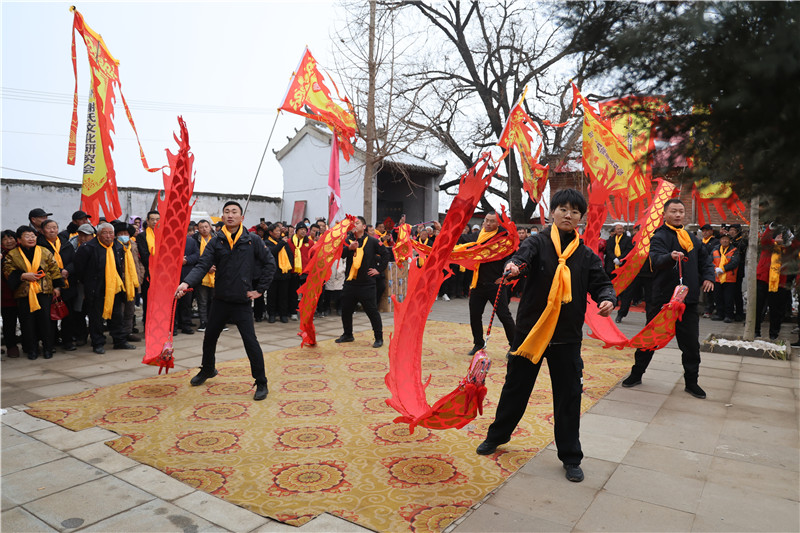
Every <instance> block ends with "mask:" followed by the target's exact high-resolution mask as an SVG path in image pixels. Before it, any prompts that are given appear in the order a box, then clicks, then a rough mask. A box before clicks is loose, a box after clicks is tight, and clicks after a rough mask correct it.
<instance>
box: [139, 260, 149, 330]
mask: <svg viewBox="0 0 800 533" xmlns="http://www.w3.org/2000/svg"><path fill="white" fill-rule="evenodd" d="M149 291H150V273H149V272H148V273H147V275H145V278H144V281H142V284H141V285H140V286H139V292H140V293H141V295H142V326H144V325H145V322H147V293H148V292H149ZM142 331H145V328H144V327H142Z"/></svg>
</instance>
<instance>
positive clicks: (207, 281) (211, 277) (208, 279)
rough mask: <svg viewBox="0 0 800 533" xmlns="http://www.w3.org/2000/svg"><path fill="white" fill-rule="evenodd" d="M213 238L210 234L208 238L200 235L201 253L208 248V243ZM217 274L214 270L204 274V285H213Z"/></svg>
mask: <svg viewBox="0 0 800 533" xmlns="http://www.w3.org/2000/svg"><path fill="white" fill-rule="evenodd" d="M210 240H211V236H210V235H209V237H208V239H206V238H205V237H203V236H202V235H200V255H201V256H202V255H203V252H204V251H205V249H206V245H207V244H208V242H209V241H210ZM216 277H217V276H216V274H215V273H214V272H209V273H208V274H206V275H205V276H203V282H202V285H203V286H204V287H213V286H214V283H215V282H216Z"/></svg>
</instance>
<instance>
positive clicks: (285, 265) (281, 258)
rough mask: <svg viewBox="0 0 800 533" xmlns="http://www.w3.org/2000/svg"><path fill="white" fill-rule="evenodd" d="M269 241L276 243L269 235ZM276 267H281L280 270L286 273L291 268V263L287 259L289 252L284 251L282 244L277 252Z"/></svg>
mask: <svg viewBox="0 0 800 533" xmlns="http://www.w3.org/2000/svg"><path fill="white" fill-rule="evenodd" d="M269 242H271V243H272V244H275V245H277V244H278V241H276V240H275V239H273V238H272V237H269ZM278 268H280V269H281V272H282V273H284V274H286V273H287V272H289V271H290V270H291V269H292V263H291V261H289V253H288V252H287V251H286V247H285V246H284V247H283V248H281V251H280V252H278Z"/></svg>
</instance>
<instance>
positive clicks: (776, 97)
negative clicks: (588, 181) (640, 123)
mask: <svg viewBox="0 0 800 533" xmlns="http://www.w3.org/2000/svg"><path fill="white" fill-rule="evenodd" d="M562 9H563V11H562V13H561V15H562V16H561V19H560V20H561V21H562V23H563V24H565V25H566V26H567V27H569V28H571V29H573V30H574V31H575V33H574V35H575V38H576V42H575V46H576V48H577V49H579V50H582V51H584V52H589V51H591V52H593V56H592V58H591V61H590V63H589V64H588V65H587V66H586V74H587V75H588V76H598V75H606V76H610V77H612V78H613V79H614V80H615V93H616V94H618V95H622V94H633V93H645V94H663V95H665V96H666V101H667V102H668V103H669V104H670V106H671V107H672V109H673V115H672V118H670V119H667V120H663V121H661V122H660V126H659V127H660V128H661V129H662V130H663V131H665V132H666V133H667V134H668V135H669V134H671V133H683V134H686V133H687V132H691V133H692V136H691V138H690V140H689V142H687V143H686V144H685V145H684V151H683V154H681V155H687V156H690V157H693V158H694V160H695V161H696V162H697V163H698V165H697V166H696V167H695V170H696V172H697V175H698V176H705V175H709V176H711V177H712V178H713V179H714V180H716V181H730V182H732V184H733V187H734V190H735V191H736V192H737V194H739V196H740V197H742V198H752V197H753V196H755V195H761V197H762V198H763V197H764V196H768V197H769V203H770V204H771V207H772V208H773V209H775V211H776V212H777V213H780V214H781V215H782V216H783V218H784V220H786V219H792V220H793V221H794V222H800V211H798V210H797V201H798V199H799V198H800V175H799V173H800V155H798V154H799V152H798V149H797V147H798V146H800V127H798V126H800V105H799V103H798V98H799V97H800V90H799V89H798V88H799V87H800V3H795V2H682V3H673V2H656V3H637V4H635V5H633V6H632V9H633V12H632V13H631V15H632V16H630V17H629V18H627V19H626V20H625V21H624V22H623V23H622V24H620V26H618V28H617V31H615V32H611V33H606V34H602V33H596V32H588V31H585V30H584V29H583V28H581V26H580V24H579V23H578V17H579V16H581V14H582V13H583V11H584V6H582V5H580V4H579V3H570V4H567V5H566V6H564V7H563V8H562ZM693 109H695V111H696V110H697V109H702V110H709V109H710V112H700V113H698V112H695V113H692V110H693Z"/></svg>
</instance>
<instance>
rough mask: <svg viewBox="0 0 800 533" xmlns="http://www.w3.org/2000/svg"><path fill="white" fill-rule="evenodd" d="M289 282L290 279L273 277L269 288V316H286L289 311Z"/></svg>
mask: <svg viewBox="0 0 800 533" xmlns="http://www.w3.org/2000/svg"><path fill="white" fill-rule="evenodd" d="M289 283H290V280H289V279H286V278H283V279H278V278H273V279H272V283H270V286H269V290H267V314H268V315H269V316H275V315H278V316H286V317H288V316H289V315H290V314H291V313H290V312H289Z"/></svg>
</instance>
